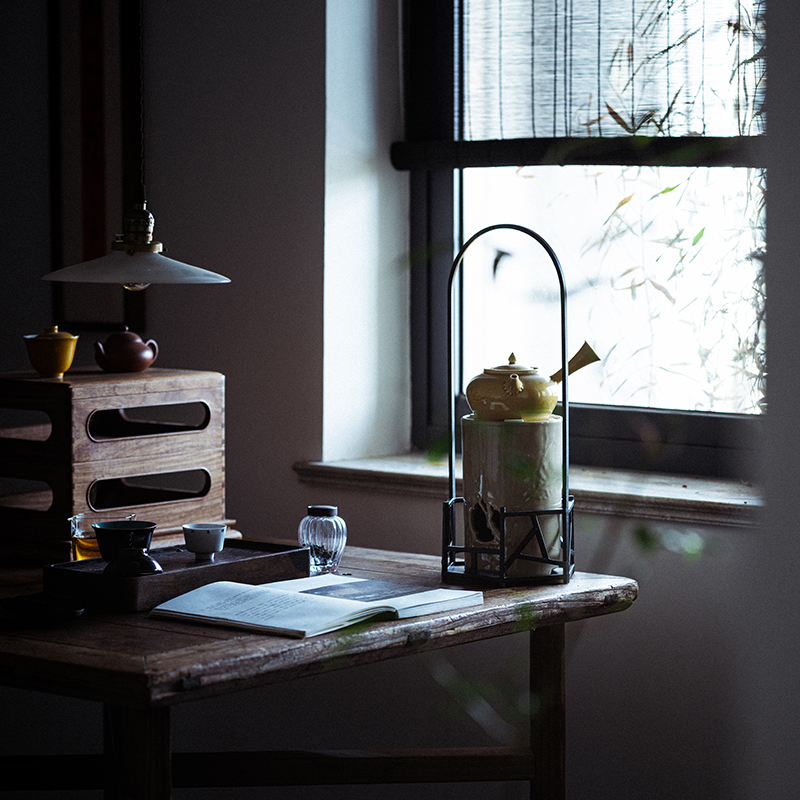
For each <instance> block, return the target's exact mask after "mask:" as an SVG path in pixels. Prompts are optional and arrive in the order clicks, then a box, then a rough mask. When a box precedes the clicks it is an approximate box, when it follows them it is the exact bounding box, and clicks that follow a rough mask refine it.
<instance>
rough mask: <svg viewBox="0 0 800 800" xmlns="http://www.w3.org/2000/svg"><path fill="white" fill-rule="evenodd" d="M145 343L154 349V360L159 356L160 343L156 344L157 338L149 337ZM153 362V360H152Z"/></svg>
mask: <svg viewBox="0 0 800 800" xmlns="http://www.w3.org/2000/svg"><path fill="white" fill-rule="evenodd" d="M145 344H146V345H147V346H148V347H149V348H150V349H151V350H152V351H153V361H155V360H156V359H157V358H158V345H157V344H156V341H155V339H148V340H147V341H146V342H145ZM150 363H151V364H152V363H153V362H152V361H151V362H150Z"/></svg>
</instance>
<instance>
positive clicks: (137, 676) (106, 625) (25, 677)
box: [0, 547, 637, 798]
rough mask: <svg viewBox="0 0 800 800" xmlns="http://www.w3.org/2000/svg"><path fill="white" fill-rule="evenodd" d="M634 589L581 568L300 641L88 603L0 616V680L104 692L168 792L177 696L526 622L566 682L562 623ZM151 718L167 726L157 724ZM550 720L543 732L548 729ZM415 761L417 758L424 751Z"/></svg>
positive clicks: (404, 566) (433, 564)
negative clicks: (32, 617)
mask: <svg viewBox="0 0 800 800" xmlns="http://www.w3.org/2000/svg"><path fill="white" fill-rule="evenodd" d="M39 572H41V570H39ZM340 572H343V573H349V574H352V575H356V576H360V577H372V578H378V579H384V580H394V581H399V582H408V583H413V584H418V585H419V584H425V585H429V586H432V587H433V586H439V585H441V561H440V559H439V558H437V557H433V556H423V555H412V554H405V553H390V552H385V551H379V550H371V549H364V548H357V547H348V549H347V551H346V554H345V558H344V559H343V561H342V565H341V568H340ZM38 581H39V576H38V573H37V572H36V571H35V570H33V571H30V570H29V571H24V570H9V569H5V570H0V593H1V594H2V595H4V596H11V595H15V594H21V593H25V592H32V591H35V590H36V589H37V583H38ZM636 595H637V584H636V582H635V581H633V580H631V579H628V578H620V577H612V576H605V575H593V574H588V573H581V572H577V573H576V574H575V575H574V577H573V578H572V579H571V580H570V582H569V583H568V584H566V585H563V584H554V585H545V586H537V587H526V588H508V589H495V590H490V591H486V592H485V595H484V604H483V605H481V606H474V607H469V608H464V609H460V610H457V611H451V612H443V613H438V614H430V615H427V616H423V617H415V618H411V619H406V620H394V621H388V622H374V623H369V624H366V625H361V626H359V627H357V628H349V629H345V630H342V631H338V632H335V633H330V634H325V635H322V636H317V637H313V638H310V639H300V640H298V639H288V638H282V637H276V636H269V635H265V634H259V633H251V632H245V631H241V630H237V629H235V628H227V627H223V626H217V625H203V624H197V623H191V622H185V621H179V620H171V619H164V618H157V617H150V616H148V614H147V613H146V612H139V613H132V614H103V613H91V614H89V613H87V614H85V615H84V616H82V617H79V618H76V619H74V620H70V621H68V622H66V623H64V624H62V625H60V626H58V627H52V628H25V627H20V626H18V625H14V624H13V623H12V622H9V621H8V620H6V621H5V622H3V623H2V624H0V682H1V683H3V684H5V685H7V686H16V687H22V688H28V689H36V690H40V691H44V692H49V693H54V694H61V695H67V696H74V697H79V698H85V699H89V700H96V701H99V702H102V703H104V704H105V705H106V708H107V710H108V709H114V713H115V714H117V715H118V716H117V722H116V727H117V728H119V729H120V730H125V731H127V732H128V733H126V735H136V734H132V733H130V732H131V731H133V730H135V729H136V727H137V725H139V726H140V728H141V736H140V739H141V740H142V744H141V747H147V748H148V757H147V762H148V763H149V764H150V771H151V774H150V776H149V777H148V778H147V780H145V779H144V778H143V779H142V781H143V782H144V783H142V786H144V785H145V784H146V786H147V787H149V788H147V790H146V791H145V790H144V789H142V788H141V786H139V788H138V789H135V791H138V792H140V794H139V795H138V796H147V797H159V798H163V797H169V796H170V795H169V791H170V787H171V785H172V779H173V770H174V763H176V762H174V760H173V765H171V763H170V752H169V715H168V712H169V706H171V705H173V704H175V703H181V702H189V701H192V700H195V699H201V698H205V697H211V696H216V695H222V694H225V693H229V692H237V691H241V690H244V689H249V688H253V687H257V686H262V685H266V684H270V683H274V682H277V681H283V680H292V679H296V678H299V677H303V676H305V675H312V674H315V673H317V672H321V671H322V670H325V671H330V670H331V669H337V668H344V667H350V666H355V665H360V664H368V663H371V662H376V661H381V660H385V659H390V658H395V657H402V656H406V655H412V654H414V653H420V652H425V651H431V650H437V649H439V648H443V647H450V646H453V645H458V644H463V643H466V642H471V641H477V640H481V639H488V638H492V637H495V636H504V635H507V634H512V633H516V632H522V631H533V632H534V633H533V634H532V639H531V647H532V648H534V647H535V639H536V636H539V639H538V642H539V647H540V649H543V650H544V651H545V653H544V655H543V659H544V660H549V662H552V664H551V669H550V670H549V677H547V675H548V672H547V671H546V670H544V669H543V668H542V667H543V664H544V660H540V661H539V667H538V669H539V671H540V672H541V677H536V676H533V674H532V677H531V680H532V682H533V681H534V679H536V680H550V681H551V682H553V683H556V684H559V683H560V685H561V687H562V690H563V631H564V624H565V623H568V622H571V621H574V620H580V619H586V618H589V617H594V616H599V615H603V614H609V613H613V612H618V611H622V610H624V609H626V608H628V607H629V606H630V605H631V603H632V602H633V601H634V600H635V598H636ZM551 631H553V632H555V633H554V634H551V633H550V632H551ZM540 632H541V633H542V634H544V638H542V636H541V635H540ZM548 637H549V638H548ZM533 652H534V650H533V649H532V653H533ZM562 694H563V691H562ZM120 715H121V716H120ZM107 724H113V718H112V720H111V723H108V717H107ZM553 727H555V728H557V729H558V730H557V731H556V732H555V735H556V738H561V739H562V740H563V727H564V722H563V705H562V707H561V708H560V710H559V711H558V714H557V715H556V716H554V717H553V721H552V722H551V723H550V724H549V727H548V731H549V730H550V729H552V728H553ZM154 729H157V730H160V731H162V734H159V735H155V734H154V733H153V731H154ZM164 729H166V732H163V731H164ZM548 731H545V733H546V736H545V738H548V737H550V736H551V733H550V732H548ZM145 741H146V742H147V744H144V742H145ZM548 746H549V745H548ZM130 749H131V750H136V747H134V746H133V745H131V747H130ZM534 749H536V748H534ZM556 750H558V748H556ZM561 750H562V752H561V753H560V754H557V755H556V756H554V758H555V759H556V762H557V763H554V766H553V768H552V770H551V772H552V773H553V775H555V776H556V778H555V780H556V781H557V782H559V783H563V741H562V744H561ZM159 752H160V756H159ZM141 755H142V753H141V752H139V754H138V756H139V757H141ZM450 758H451V762H450V763H451V765H452V755H451V757H450ZM520 758H522V757H520ZM528 760H530V759H528ZM140 763H141V762H140ZM410 763H419V758H416V761H414V760H413V759H412V762H410ZM443 763H444V762H443ZM520 763H521V762H520ZM119 768H120V765H119V764H117V766H116V769H119ZM402 769H404V770H405V773H406V776H408V775H411V774H412V773H413V770H411V771H410V770H409V764H408V763H407V764H405V765H404V766H403V767H402ZM451 771H452V769H451ZM328 772H329V773H330V770H328ZM523 772H525V770H523ZM156 773H157V774H156ZM541 773H542V770H541V765H540V768H539V773H538V775H539V776H541ZM272 774H273V776H274V775H275V774H276V773H275V772H274V770H273V773H272ZM525 774H527V773H525ZM352 778H353V776H352V775H351V776H350V778H348V779H349V780H352ZM439 779H440V780H441V779H443V778H439ZM517 779H519V777H518V778H517ZM176 785H177V784H176ZM227 785H231V784H227ZM240 785H242V784H240ZM249 785H260V784H257V783H254V784H249ZM152 787H155V788H152ZM165 787H166V788H165ZM539 788H541V787H539ZM141 792H144V793H141ZM131 796H134V795H131ZM548 796H553V797H554V796H560V794H558V795H557V794H551V795H548Z"/></svg>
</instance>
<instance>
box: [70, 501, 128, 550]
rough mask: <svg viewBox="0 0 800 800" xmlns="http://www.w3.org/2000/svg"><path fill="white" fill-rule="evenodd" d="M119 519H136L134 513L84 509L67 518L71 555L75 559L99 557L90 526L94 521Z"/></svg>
mask: <svg viewBox="0 0 800 800" xmlns="http://www.w3.org/2000/svg"><path fill="white" fill-rule="evenodd" d="M119 519H125V520H128V519H136V514H125V515H122V514H113V513H111V514H100V513H97V512H94V511H85V512H82V513H81V514H75V515H74V516H72V517H70V518H69V530H70V537H71V538H72V557H73V558H74V559H75V561H83V560H85V559H87V558H100V547H99V546H98V544H97V536H96V534H95V532H94V529H93V528H92V525H93V524H94V523H96V522H113V521H114V520H119Z"/></svg>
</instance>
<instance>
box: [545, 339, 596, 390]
mask: <svg viewBox="0 0 800 800" xmlns="http://www.w3.org/2000/svg"><path fill="white" fill-rule="evenodd" d="M599 360H600V356H598V355H597V353H595V351H594V350H592V348H591V347H590V345H589V343H588V342H584V343H583V345H582V347H581V349H580V350H578V352H577V353H575V355H574V356H572V358H571V359H570V360H569V363H568V364H567V375H572V373H573V372H577V371H578V370H579V369H580V368H581V367H585V366H586V365H587V364H593V363H594V362H595V361H599ZM562 372H563V371H562V370H558V372H554V373H553V374H552V375H551V376H550V380H551V381H553V383H561V381H562V379H563V377H564V376H563V374H562Z"/></svg>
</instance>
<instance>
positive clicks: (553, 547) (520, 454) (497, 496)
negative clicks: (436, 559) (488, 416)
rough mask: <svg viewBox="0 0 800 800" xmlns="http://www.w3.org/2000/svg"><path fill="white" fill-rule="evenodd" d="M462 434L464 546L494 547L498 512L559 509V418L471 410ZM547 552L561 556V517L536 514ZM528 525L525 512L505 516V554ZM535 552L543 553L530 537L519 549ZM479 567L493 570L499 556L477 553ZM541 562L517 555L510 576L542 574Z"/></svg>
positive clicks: (496, 569)
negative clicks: (494, 416)
mask: <svg viewBox="0 0 800 800" xmlns="http://www.w3.org/2000/svg"><path fill="white" fill-rule="evenodd" d="M461 424H462V436H463V464H464V500H465V511H464V514H465V518H464V526H465V542H466V545H467V546H468V547H487V546H488V547H499V546H500V534H501V529H502V520H501V517H500V515H499V511H500V509H502V508H505V509H506V511H532V510H538V509H558V508H560V507H561V504H562V501H561V496H562V489H563V478H562V464H563V450H562V443H563V442H562V418H561V417H559V416H555V415H550V416H549V417H548V418H547V419H545V420H535V421H530V422H523V421H521V420H507V421H504V422H492V421H487V420H480V419H476V415H475V414H470V415H468V416H466V417H464V418H463V419H462V421H461ZM538 520H539V525H540V527H541V529H542V534H543V536H544V541H545V544H546V547H547V556H548V557H550V558H560V555H561V553H560V551H561V518H560V516H559V515H558V514H546V515H541V516H539V517H538ZM531 527H532V523H531V520H530V518H529V517H528V516H524V517H507V518H506V524H505V537H506V553H507V554H511V553H513V552H514V551H515V550H516V548H517V547H518V546H519V544H520V543H521V542H522V540H523V539H524V538H525V537H526V536H527V535H528V533H529V532H530V530H531ZM523 552H524V553H526V554H527V555H530V556H534V557H541V556H543V555H544V554H543V553H542V552H541V549H540V548H539V547H538V545H537V544H536V540H535V539H534V540H533V541H532V542H531V543H530V544H529V545H528V546H527V547H526V548H525V549H524V550H523ZM473 558H477V559H478V569H479V570H484V571H487V572H489V573H490V574H492V575H496V574H498V572H499V565H500V562H499V558H498V556H495V555H483V554H481V555H477V556H473ZM552 569H553V567H552V566H551V565H549V564H546V563H539V562H535V561H527V560H517V561H515V562H514V564H513V565H512V566H511V567H510V569H509V573H508V574H509V575H510V576H533V575H547V574H549V573H550V572H551V570H552Z"/></svg>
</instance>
